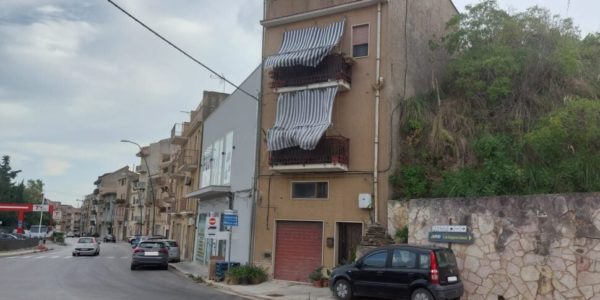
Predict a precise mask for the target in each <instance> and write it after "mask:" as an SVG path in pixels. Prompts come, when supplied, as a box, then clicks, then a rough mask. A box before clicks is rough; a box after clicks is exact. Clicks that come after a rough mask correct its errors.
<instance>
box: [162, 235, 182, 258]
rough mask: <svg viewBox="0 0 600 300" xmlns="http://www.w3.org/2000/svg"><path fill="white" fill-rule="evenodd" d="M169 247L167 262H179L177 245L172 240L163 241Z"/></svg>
mask: <svg viewBox="0 0 600 300" xmlns="http://www.w3.org/2000/svg"><path fill="white" fill-rule="evenodd" d="M164 241H165V242H166V243H167V246H168V247H169V262H179V261H180V260H181V257H180V253H179V244H177V242H176V241H174V240H164Z"/></svg>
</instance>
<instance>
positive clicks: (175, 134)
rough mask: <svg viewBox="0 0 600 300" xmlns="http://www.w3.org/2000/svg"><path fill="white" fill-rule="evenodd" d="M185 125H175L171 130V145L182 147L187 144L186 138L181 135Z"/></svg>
mask: <svg viewBox="0 0 600 300" xmlns="http://www.w3.org/2000/svg"><path fill="white" fill-rule="evenodd" d="M186 125H187V122H186V123H183V124H181V123H175V125H173V128H172V129H171V144H173V145H184V144H185V143H186V142H187V137H186V136H184V135H183V131H184V128H185V127H186Z"/></svg>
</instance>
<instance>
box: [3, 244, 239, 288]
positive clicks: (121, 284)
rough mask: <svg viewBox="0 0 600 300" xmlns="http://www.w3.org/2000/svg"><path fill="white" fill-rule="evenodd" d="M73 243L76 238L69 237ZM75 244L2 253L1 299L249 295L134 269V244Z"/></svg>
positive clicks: (175, 276)
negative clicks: (82, 248) (76, 250)
mask: <svg viewBox="0 0 600 300" xmlns="http://www.w3.org/2000/svg"><path fill="white" fill-rule="evenodd" d="M67 242H68V243H70V244H71V245H72V244H74V241H73V240H70V241H67ZM72 249H73V246H65V247H60V246H59V247H55V250H52V251H48V252H42V253H35V254H30V255H22V256H12V257H2V258H0V295H1V296H0V298H1V299H7V300H9V299H10V300H21V299H22V300H35V299H42V300H54V299H57V300H58V299H60V300H71V299H73V300H80V299H85V300H91V299H103V300H104V299H111V300H113V299H114V300H119V299H123V300H125V299H126V300H134V299H143V300H154V299H156V300H159V299H160V300H166V299H177V300H184V299H216V300H218V299H243V298H240V297H236V296H232V295H229V294H225V293H222V292H220V291H219V290H215V289H214V288H211V287H208V286H205V285H202V284H198V283H195V282H193V281H192V280H191V279H189V278H186V277H184V276H181V275H179V274H176V273H175V272H174V271H163V270H156V269H154V270H137V271H131V270H129V264H130V262H131V249H130V248H129V247H128V244H124V243H121V244H119V243H117V244H113V243H102V244H101V245H100V255H99V256H80V257H73V256H72V255H71V251H72Z"/></svg>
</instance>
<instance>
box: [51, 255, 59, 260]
mask: <svg viewBox="0 0 600 300" xmlns="http://www.w3.org/2000/svg"><path fill="white" fill-rule="evenodd" d="M58 257H59V256H58V255H54V256H52V257H51V258H53V259H54V258H58Z"/></svg>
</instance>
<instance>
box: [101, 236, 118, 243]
mask: <svg viewBox="0 0 600 300" xmlns="http://www.w3.org/2000/svg"><path fill="white" fill-rule="evenodd" d="M102 239H103V240H104V242H105V243H108V242H112V243H115V242H116V240H115V236H114V235H112V234H107V235H105V236H104V238H102Z"/></svg>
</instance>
